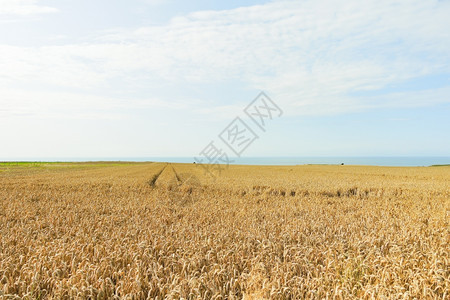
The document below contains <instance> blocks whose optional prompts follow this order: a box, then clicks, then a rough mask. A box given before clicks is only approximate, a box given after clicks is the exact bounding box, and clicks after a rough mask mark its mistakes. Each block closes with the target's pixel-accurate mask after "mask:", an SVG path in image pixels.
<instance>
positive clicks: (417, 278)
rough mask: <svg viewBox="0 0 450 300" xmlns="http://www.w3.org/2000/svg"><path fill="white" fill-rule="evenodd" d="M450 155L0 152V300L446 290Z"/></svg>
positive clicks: (444, 293) (449, 276) (442, 295)
mask: <svg viewBox="0 0 450 300" xmlns="http://www.w3.org/2000/svg"><path fill="white" fill-rule="evenodd" d="M449 217H450V167H445V166H444V167H421V168H410V167H404V168H397V167H367V166H314V165H310V166H230V167H229V169H226V170H223V171H222V173H221V175H220V176H218V177H217V178H216V179H215V180H214V179H213V178H211V177H209V176H207V175H206V174H205V173H204V171H203V169H202V167H201V166H199V165H191V164H166V163H48V164H45V163H40V164H11V163H9V164H8V163H3V164H0V298H1V299H15V298H25V299H74V298H75V299H110V298H115V299H181V298H183V299H242V298H244V299H324V298H329V299H349V298H362V299H449V297H450V296H449V295H450V267H449V244H450V243H449V242H450V234H449Z"/></svg>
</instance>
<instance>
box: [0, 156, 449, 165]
mask: <svg viewBox="0 0 450 300" xmlns="http://www.w3.org/2000/svg"><path fill="white" fill-rule="evenodd" d="M229 160H230V164H236V165H341V164H344V165H367V166H398V167H417V166H432V165H450V156H324V157H318V156H311V157H306V156H305V157H231V158H229ZM0 161H35V162H92V161H131V162H171V163H194V161H195V158H194V157H65V158H61V157H52V158H16V159H14V158H11V159H2V158H1V157H0Z"/></svg>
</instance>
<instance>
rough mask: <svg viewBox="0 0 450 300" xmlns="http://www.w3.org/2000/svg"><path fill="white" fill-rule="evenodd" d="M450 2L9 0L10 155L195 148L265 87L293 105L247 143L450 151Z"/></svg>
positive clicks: (5, 36)
mask: <svg viewBox="0 0 450 300" xmlns="http://www.w3.org/2000/svg"><path fill="white" fill-rule="evenodd" d="M449 15H450V1H447V0H444V1H429V0H411V1H384V0H381V1H364V3H363V2H362V1H357V0H348V1H323V0H315V1H309V0H306V1H284V0H283V1H176V0H130V1H118V0H114V1H111V0H109V1H107V0H96V1H92V0H91V1H88V0H58V1H56V0H54V1H50V0H48V1H44V0H42V1H38V0H0V160H2V159H9V158H45V157H145V156H147V157H153V156H165V157H167V156H195V155H198V153H199V152H200V151H201V150H202V149H203V148H204V147H205V146H206V145H207V144H208V143H209V142H210V141H211V140H218V139H217V136H218V134H219V133H220V132H221V131H222V130H223V129H224V128H225V127H226V126H227V125H228V124H229V123H230V122H231V121H232V120H233V119H234V118H235V117H236V116H244V114H243V109H244V108H245V107H246V106H247V105H248V103H250V102H251V101H252V100H253V99H254V98H255V96H256V95H258V93H259V92H260V91H265V92H266V93H267V94H268V95H269V96H270V97H271V98H272V99H273V101H274V102H276V103H277V104H278V105H279V106H280V107H281V108H282V109H283V112H284V114H283V116H282V117H281V118H277V119H275V120H273V122H270V124H269V125H268V128H267V132H265V133H262V132H261V133H259V135H260V138H259V139H258V140H257V141H256V142H255V143H254V144H252V145H251V146H250V147H249V148H248V149H247V150H246V152H245V153H244V156H316V155H318V156H347V155H348V156H397V155H399V156H449V155H450V138H449V137H450V134H449V132H450V31H449V30H447V29H446V28H450V18H448V16H449ZM247 121H248V122H250V121H249V120H247ZM249 124H250V123H249ZM221 147H224V148H226V146H225V145H221Z"/></svg>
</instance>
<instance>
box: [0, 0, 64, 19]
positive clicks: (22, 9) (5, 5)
mask: <svg viewBox="0 0 450 300" xmlns="http://www.w3.org/2000/svg"><path fill="white" fill-rule="evenodd" d="M57 11H58V10H57V9H56V8H54V7H48V6H44V5H39V4H38V1H37V0H0V16H2V15H6V16H13V15H16V16H29V15H37V14H46V13H55V12H57Z"/></svg>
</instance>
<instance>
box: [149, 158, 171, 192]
mask: <svg viewBox="0 0 450 300" xmlns="http://www.w3.org/2000/svg"><path fill="white" fill-rule="evenodd" d="M167 166H168V163H167V164H166V165H165V166H164V167H163V168H162V169H161V171H159V172H158V173H156V174H155V175H153V177H152V178H151V179H150V180H149V181H148V184H149V185H150V186H151V187H155V184H156V181H157V180H158V178H159V176H161V174H162V173H163V172H164V170H165V169H166V168H167ZM172 169H173V167H172Z"/></svg>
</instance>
